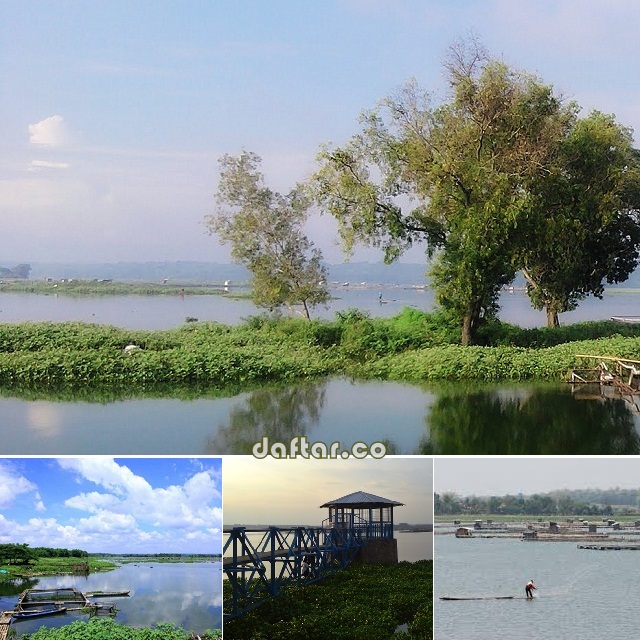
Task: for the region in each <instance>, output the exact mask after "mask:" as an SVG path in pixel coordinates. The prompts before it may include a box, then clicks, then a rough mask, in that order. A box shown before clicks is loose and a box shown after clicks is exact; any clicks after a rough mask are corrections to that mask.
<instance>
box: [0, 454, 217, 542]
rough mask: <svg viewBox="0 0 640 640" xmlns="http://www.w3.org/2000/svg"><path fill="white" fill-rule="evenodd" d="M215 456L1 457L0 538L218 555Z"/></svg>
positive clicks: (3, 540)
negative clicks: (198, 457)
mask: <svg viewBox="0 0 640 640" xmlns="http://www.w3.org/2000/svg"><path fill="white" fill-rule="evenodd" d="M221 529H222V475H221V459H220V458H202V459H187V458H126V459H115V460H114V459H113V458H106V457H102V456H88V457H82V458H57V459H54V458H6V459H0V542H1V543H24V542H26V543H28V544H29V545H30V546H31V547H40V546H42V547H61V548H67V549H83V550H85V551H88V552H90V553H96V552H104V553H211V554H212V553H221V549H222V547H221V539H222V538H221V536H222V533H221Z"/></svg>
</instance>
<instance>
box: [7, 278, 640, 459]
mask: <svg viewBox="0 0 640 640" xmlns="http://www.w3.org/2000/svg"><path fill="white" fill-rule="evenodd" d="M380 293H382V294H383V300H384V301H385V304H380V301H379V299H378V298H379V294H380ZM334 295H335V296H336V299H335V300H334V301H332V303H331V306H330V307H329V309H327V310H324V311H323V314H324V316H325V317H334V315H335V312H336V311H339V310H345V309H349V308H356V307H357V308H359V309H361V310H363V311H367V312H369V313H370V314H371V315H372V316H391V315H395V314H396V313H398V312H399V311H401V310H402V308H404V307H407V306H408V307H416V308H420V309H430V308H432V307H433V295H432V293H431V292H430V291H428V290H424V289H416V288H402V287H394V288H386V289H382V290H380V291H379V290H378V289H370V288H354V287H348V288H341V289H336V290H334ZM638 301H640V297H639V296H638V294H634V293H625V292H624V291H623V290H615V291H614V290H611V292H608V293H606V294H605V299H604V300H603V301H599V300H594V299H591V300H587V301H585V302H584V303H583V304H582V305H581V306H580V308H579V309H578V310H577V311H575V312H572V313H571V314H565V316H564V317H563V321H565V322H570V321H576V320H582V319H601V318H608V317H609V316H611V315H637V314H638V310H637V309H636V307H637V306H638V305H637V302H638ZM501 303H502V312H501V317H502V318H503V319H504V320H507V321H510V322H515V323H517V324H520V325H522V326H535V325H541V324H543V322H544V317H543V314H541V313H539V312H536V311H533V310H532V309H531V307H530V305H529V302H528V299H527V298H526V296H525V295H524V293H523V292H515V293H505V294H503V296H502V298H501ZM257 312H258V310H257V309H256V308H255V307H254V306H253V305H252V304H251V302H249V301H248V300H234V299H228V298H225V297H223V296H217V295H212V296H184V297H180V296H158V297H153V296H114V297H94V298H89V297H87V298H69V297H58V298H56V297H54V296H43V295H32V294H24V295H23V294H6V293H5V294H1V293H0V321H4V322H15V321H23V320H24V321H27V320H29V321H34V320H51V321H61V320H82V321H88V322H99V323H108V324H114V325H117V326H123V327H130V328H146V329H162V328H169V327H173V326H177V325H179V324H182V323H183V322H184V320H185V318H186V317H187V316H191V317H196V318H198V319H200V320H216V321H220V322H227V323H234V322H239V321H240V320H241V319H242V318H246V317H247V316H249V315H252V314H255V313H257ZM583 397H584V394H583ZM638 433H639V419H638V411H637V409H635V410H632V409H631V408H630V407H629V406H628V405H625V403H624V401H622V400H615V399H603V400H597V399H594V398H593V396H592V398H591V399H582V400H579V399H578V398H577V397H576V396H573V395H572V394H571V391H570V389H569V388H568V387H567V386H564V387H561V386H558V385H556V386H553V385H551V386H549V385H530V384H527V385H519V386H514V385H510V386H504V385H503V386H493V387H487V386H479V385H466V384H465V385H449V386H446V387H445V386H441V387H437V386H434V387H430V388H420V387H417V386H411V385H406V384H397V383H392V382H366V383H365V382H358V383H351V382H349V381H345V380H329V381H325V382H321V383H318V384H312V385H309V384H306V385H293V386H291V387H288V388H284V389H283V388H280V389H275V390H274V389H270V388H265V389H259V390H257V391H252V392H248V393H243V394H239V395H237V396H235V397H232V398H215V399H212V398H204V397H202V398H198V399H190V400H181V399H176V398H170V397H163V398H152V399H142V398H141V399H134V400H121V401H120V400H116V401H113V400H108V401H107V400H104V399H101V398H96V399H95V401H88V402H87V401H71V402H56V401H49V400H25V399H20V398H17V397H4V398H0V455H9V454H16V455H22V454H45V455H50V454H52V453H55V454H76V455H79V454H109V455H120V454H127V455H132V454H134V455H135V454H150V455H164V454H249V453H251V448H252V446H253V444H254V443H256V442H258V441H260V440H261V439H262V437H263V436H268V437H269V438H270V441H271V442H276V441H277V442H285V441H288V440H290V439H291V438H292V437H294V436H297V435H300V436H302V435H305V436H307V438H308V440H309V442H324V443H326V444H327V445H329V444H331V443H332V442H340V443H341V445H342V447H343V448H345V447H346V448H349V447H351V445H352V444H353V443H354V442H358V441H360V442H365V443H367V444H370V443H373V442H379V441H383V442H385V444H386V445H387V449H388V452H390V453H397V454H433V453H435V454H524V455H527V454H529V455H534V454H594V455H596V454H623V453H624V454H635V453H640V440H639V438H638Z"/></svg>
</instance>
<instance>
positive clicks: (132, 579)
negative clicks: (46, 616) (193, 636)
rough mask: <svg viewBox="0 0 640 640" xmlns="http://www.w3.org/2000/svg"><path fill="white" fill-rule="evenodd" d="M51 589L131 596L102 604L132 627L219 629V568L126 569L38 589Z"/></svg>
mask: <svg viewBox="0 0 640 640" xmlns="http://www.w3.org/2000/svg"><path fill="white" fill-rule="evenodd" d="M54 586H58V587H68V586H75V587H76V588H77V589H80V590H81V591H84V592H88V591H121V590H130V597H128V598H127V597H125V598H115V597H114V598H105V599H104V600H105V601H109V602H114V603H115V604H116V606H117V607H118V614H117V616H116V620H117V621H118V622H120V623H122V624H128V625H131V626H134V627H146V626H153V625H155V624H157V623H159V622H173V623H174V624H176V625H179V626H182V627H184V628H185V629H186V630H188V631H194V632H197V633H201V632H202V631H204V630H205V629H207V628H215V627H220V626H221V624H222V621H221V612H222V578H221V570H220V568H219V564H213V563H194V564H180V563H177V564H174V563H168V564H164V563H160V564H154V565H149V564H143V565H140V566H136V565H135V564H126V565H123V566H122V567H121V568H119V569H116V570H115V571H109V572H107V573H102V574H91V575H89V576H87V577H79V576H73V577H71V576H56V577H48V578H43V579H42V580H41V581H40V583H39V584H38V588H51V587H54ZM97 602H100V599H98V600H97Z"/></svg>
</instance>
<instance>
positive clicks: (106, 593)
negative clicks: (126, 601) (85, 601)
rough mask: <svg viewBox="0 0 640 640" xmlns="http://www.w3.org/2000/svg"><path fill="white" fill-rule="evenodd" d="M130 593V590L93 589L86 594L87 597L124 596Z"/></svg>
mask: <svg viewBox="0 0 640 640" xmlns="http://www.w3.org/2000/svg"><path fill="white" fill-rule="evenodd" d="M130 593H131V592H130V591H91V592H89V593H85V594H84V595H85V596H86V597H87V598H124V597H127V596H128V595H129V594H130Z"/></svg>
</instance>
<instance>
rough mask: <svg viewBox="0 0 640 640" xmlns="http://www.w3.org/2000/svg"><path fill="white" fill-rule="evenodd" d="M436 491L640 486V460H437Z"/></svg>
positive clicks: (477, 492)
mask: <svg viewBox="0 0 640 640" xmlns="http://www.w3.org/2000/svg"><path fill="white" fill-rule="evenodd" d="M434 487H435V491H436V492H437V493H447V492H449V493H457V494H459V495H463V496H469V495H476V496H491V495H506V494H518V493H523V494H525V495H531V494H533V493H546V492H549V491H555V490H559V489H589V488H591V489H613V488H615V487H620V488H621V489H640V459H638V458H632V457H629V458H625V457H620V456H616V457H609V458H575V457H572V458H561V457H560V458H557V457H556V458H540V457H537V458H535V457H529V458H507V457H502V458H500V457H496V458H479V457H473V458H436V460H435V463H434Z"/></svg>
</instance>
